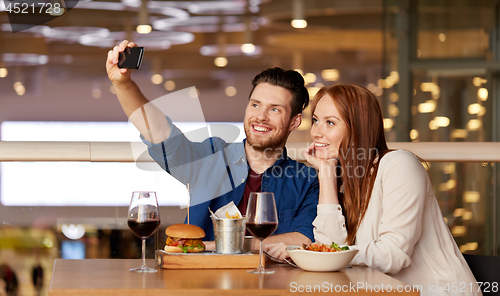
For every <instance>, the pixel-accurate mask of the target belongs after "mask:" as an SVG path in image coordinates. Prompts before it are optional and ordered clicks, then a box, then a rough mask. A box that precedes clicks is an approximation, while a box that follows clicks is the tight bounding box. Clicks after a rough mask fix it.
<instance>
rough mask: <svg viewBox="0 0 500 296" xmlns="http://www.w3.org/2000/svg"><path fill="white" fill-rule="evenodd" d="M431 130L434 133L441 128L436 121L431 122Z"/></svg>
mask: <svg viewBox="0 0 500 296" xmlns="http://www.w3.org/2000/svg"><path fill="white" fill-rule="evenodd" d="M429 128H430V129H431V130H433V131H435V130H437V129H438V128H439V126H437V124H436V123H435V122H434V120H431V121H429Z"/></svg>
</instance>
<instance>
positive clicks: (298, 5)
mask: <svg viewBox="0 0 500 296" xmlns="http://www.w3.org/2000/svg"><path fill="white" fill-rule="evenodd" d="M291 24H292V27H294V28H296V29H303V28H305V27H307V21H306V20H305V16H304V1H303V0H293V2H292V23H291Z"/></svg>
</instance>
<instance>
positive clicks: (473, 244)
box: [465, 242, 479, 251]
mask: <svg viewBox="0 0 500 296" xmlns="http://www.w3.org/2000/svg"><path fill="white" fill-rule="evenodd" d="M465 246H466V248H467V251H474V250H476V249H477V247H478V246H479V244H478V243H477V242H469V243H466V244H465Z"/></svg>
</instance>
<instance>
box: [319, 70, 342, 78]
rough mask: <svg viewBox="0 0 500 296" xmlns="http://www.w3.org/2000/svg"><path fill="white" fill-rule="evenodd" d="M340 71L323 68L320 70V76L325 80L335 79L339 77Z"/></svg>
mask: <svg viewBox="0 0 500 296" xmlns="http://www.w3.org/2000/svg"><path fill="white" fill-rule="evenodd" d="M339 76H340V73H339V70H337V69H325V70H323V71H321V77H322V78H323V80H325V81H337V80H338V79H339Z"/></svg>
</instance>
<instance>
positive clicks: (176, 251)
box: [165, 246, 182, 253]
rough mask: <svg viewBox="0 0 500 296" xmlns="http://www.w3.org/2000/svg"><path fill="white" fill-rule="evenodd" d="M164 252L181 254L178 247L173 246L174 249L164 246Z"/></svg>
mask: <svg viewBox="0 0 500 296" xmlns="http://www.w3.org/2000/svg"><path fill="white" fill-rule="evenodd" d="M165 252H167V253H182V249H181V248H179V247H178V246H175V247H172V246H165Z"/></svg>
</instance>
